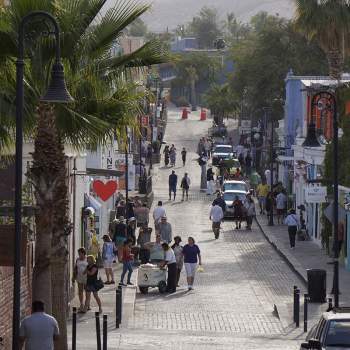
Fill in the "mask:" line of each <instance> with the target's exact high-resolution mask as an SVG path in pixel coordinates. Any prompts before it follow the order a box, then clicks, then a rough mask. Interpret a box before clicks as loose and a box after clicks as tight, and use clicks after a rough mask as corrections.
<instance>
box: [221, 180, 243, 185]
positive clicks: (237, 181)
mask: <svg viewBox="0 0 350 350" xmlns="http://www.w3.org/2000/svg"><path fill="white" fill-rule="evenodd" d="M224 184H245V185H246V182H245V181H241V180H226V181H224Z"/></svg>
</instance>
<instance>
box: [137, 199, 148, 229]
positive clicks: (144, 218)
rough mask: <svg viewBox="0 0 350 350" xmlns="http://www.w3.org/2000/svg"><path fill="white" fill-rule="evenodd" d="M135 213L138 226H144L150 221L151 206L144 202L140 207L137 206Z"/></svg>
mask: <svg viewBox="0 0 350 350" xmlns="http://www.w3.org/2000/svg"><path fill="white" fill-rule="evenodd" d="M135 215H136V220H137V227H142V226H145V225H147V226H148V223H149V208H148V207H147V204H146V203H143V204H142V205H141V206H140V207H137V208H135Z"/></svg>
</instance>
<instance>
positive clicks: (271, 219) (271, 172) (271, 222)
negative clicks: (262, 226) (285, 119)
mask: <svg viewBox="0 0 350 350" xmlns="http://www.w3.org/2000/svg"><path fill="white" fill-rule="evenodd" d="M270 115H271V114H270ZM270 182H271V193H272V192H273V120H272V118H271V144H270ZM273 225H274V222H273V202H272V203H271V212H270V217H269V226H273Z"/></svg>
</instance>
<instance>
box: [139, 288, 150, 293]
mask: <svg viewBox="0 0 350 350" xmlns="http://www.w3.org/2000/svg"><path fill="white" fill-rule="evenodd" d="M139 289H140V292H141V294H147V293H148V287H139Z"/></svg>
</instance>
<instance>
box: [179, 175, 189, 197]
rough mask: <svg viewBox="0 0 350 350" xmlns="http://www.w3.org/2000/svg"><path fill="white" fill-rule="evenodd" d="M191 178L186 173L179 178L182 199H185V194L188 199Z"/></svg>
mask: <svg viewBox="0 0 350 350" xmlns="http://www.w3.org/2000/svg"><path fill="white" fill-rule="evenodd" d="M190 185H191V180H190V178H189V176H188V174H187V173H185V175H184V177H183V178H182V180H181V185H180V187H181V188H182V201H184V199H185V194H186V200H188V190H189V189H190Z"/></svg>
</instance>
